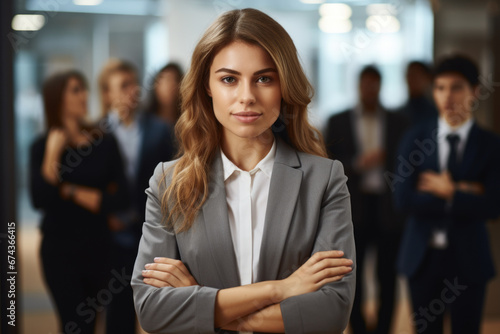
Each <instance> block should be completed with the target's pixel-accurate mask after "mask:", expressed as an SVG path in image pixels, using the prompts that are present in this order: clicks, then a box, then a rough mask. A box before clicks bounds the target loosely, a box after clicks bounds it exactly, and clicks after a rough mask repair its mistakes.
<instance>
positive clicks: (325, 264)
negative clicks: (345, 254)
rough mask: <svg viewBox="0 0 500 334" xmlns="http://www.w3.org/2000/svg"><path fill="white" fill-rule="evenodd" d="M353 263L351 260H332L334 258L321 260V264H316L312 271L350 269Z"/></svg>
mask: <svg viewBox="0 0 500 334" xmlns="http://www.w3.org/2000/svg"><path fill="white" fill-rule="evenodd" d="M352 264H353V261H352V260H351V259H346V258H338V259H332V258H326V259H323V260H321V261H320V262H317V263H315V264H314V265H313V266H312V267H311V269H312V270H314V271H316V272H319V271H321V270H323V269H325V268H335V267H350V266H352Z"/></svg>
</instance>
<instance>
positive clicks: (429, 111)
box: [401, 61, 437, 125]
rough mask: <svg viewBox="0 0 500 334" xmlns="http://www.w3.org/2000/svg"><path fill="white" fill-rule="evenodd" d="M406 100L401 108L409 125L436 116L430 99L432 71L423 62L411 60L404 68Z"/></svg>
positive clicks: (435, 110)
mask: <svg viewBox="0 0 500 334" xmlns="http://www.w3.org/2000/svg"><path fill="white" fill-rule="evenodd" d="M406 82H407V84H408V101H407V102H406V104H405V105H404V106H403V107H402V108H401V112H403V113H404V114H405V115H406V116H407V117H408V119H409V121H410V123H411V125H415V124H419V123H424V122H428V121H430V120H433V119H435V118H436V117H437V109H436V106H435V105H434V102H433V100H432V71H431V68H430V67H429V66H428V65H426V64H425V63H423V62H420V61H412V62H410V63H409V64H408V67H407V68H406Z"/></svg>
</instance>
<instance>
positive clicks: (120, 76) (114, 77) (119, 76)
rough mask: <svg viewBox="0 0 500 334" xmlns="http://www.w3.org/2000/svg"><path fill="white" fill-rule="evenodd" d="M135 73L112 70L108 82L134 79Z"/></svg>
mask: <svg viewBox="0 0 500 334" xmlns="http://www.w3.org/2000/svg"><path fill="white" fill-rule="evenodd" d="M135 79H136V77H135V73H133V72H128V71H120V70H118V71H114V72H111V73H110V74H109V77H108V82H110V83H112V82H121V81H124V80H135Z"/></svg>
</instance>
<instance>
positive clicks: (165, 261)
mask: <svg viewBox="0 0 500 334" xmlns="http://www.w3.org/2000/svg"><path fill="white" fill-rule="evenodd" d="M343 255H344V253H343V252H341V251H323V252H317V253H315V254H314V255H313V256H312V257H311V258H310V259H309V260H308V261H307V262H306V263H304V264H303V265H302V266H301V267H300V268H299V269H297V270H296V271H295V272H294V273H293V274H292V275H290V276H289V277H288V278H286V279H283V280H279V281H264V282H259V283H255V284H249V285H245V286H240V287H235V288H230V289H222V290H219V292H218V293H217V296H216V299H215V319H214V320H215V324H214V326H215V327H216V328H223V329H228V330H244V331H258V332H262V331H265V332H274V333H283V332H284V331H285V329H284V324H283V318H282V316H281V309H280V306H279V303H280V302H281V301H283V300H285V299H286V298H289V297H293V296H296V295H301V294H304V293H308V292H313V291H316V290H318V289H319V288H320V287H322V286H323V285H324V284H326V283H331V282H335V281H338V280H340V279H341V278H342V277H343V276H344V275H345V274H347V273H349V272H350V271H351V270H352V267H351V265H352V260H349V259H345V258H342V256H343ZM142 275H143V277H144V283H146V284H149V285H151V286H154V287H157V288H163V287H173V288H179V287H186V286H192V285H198V283H197V282H196V280H195V279H194V277H193V276H192V275H191V274H190V273H189V271H188V269H187V268H186V267H185V266H184V264H183V263H182V262H181V261H180V260H175V259H170V258H164V257H159V258H155V259H154V263H148V264H146V265H145V270H144V271H143V272H142Z"/></svg>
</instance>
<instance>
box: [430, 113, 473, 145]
mask: <svg viewBox="0 0 500 334" xmlns="http://www.w3.org/2000/svg"><path fill="white" fill-rule="evenodd" d="M473 124H474V121H473V120H472V118H471V119H469V120H468V121H467V122H465V123H464V124H462V125H460V126H459V127H456V128H453V127H451V126H450V125H449V124H448V123H447V122H446V121H445V120H444V119H443V118H442V117H439V121H438V128H439V129H438V134H439V137H442V138H444V137H446V136H447V135H449V134H450V133H453V134H456V135H458V136H459V137H460V139H461V140H463V139H465V138H467V135H468V134H469V131H470V129H471V128H472V125H473Z"/></svg>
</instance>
